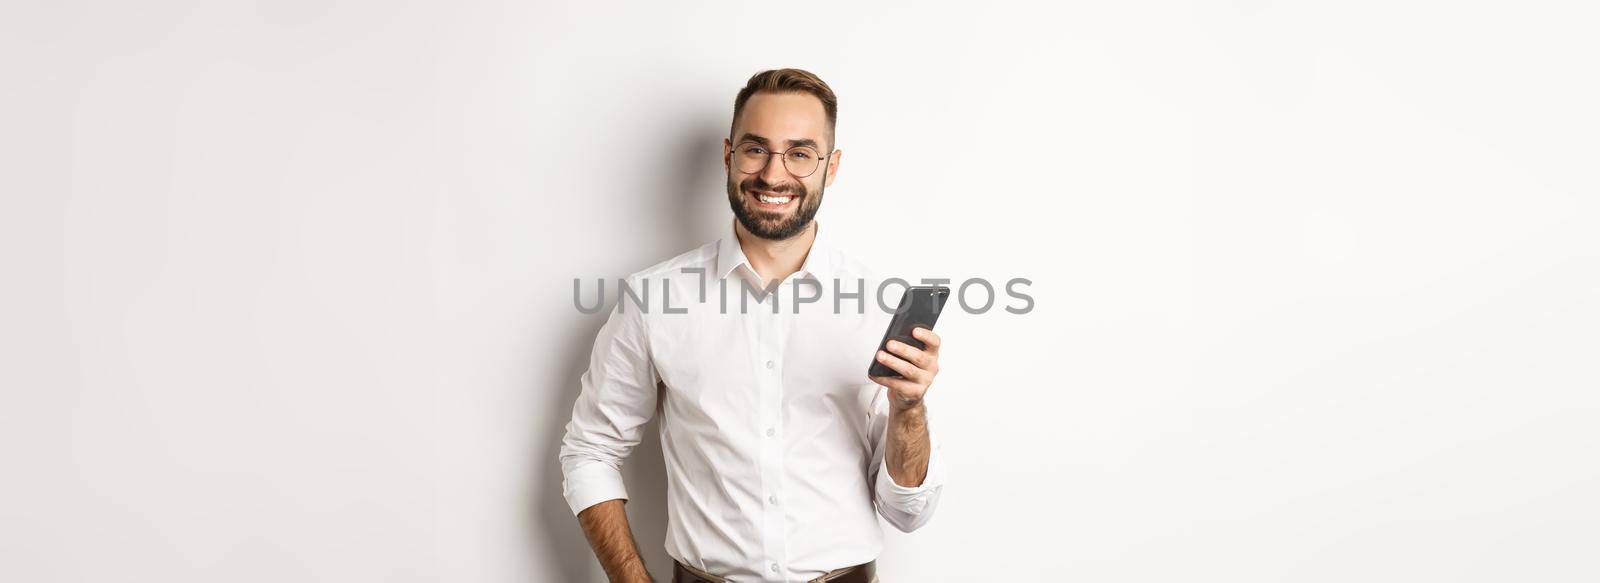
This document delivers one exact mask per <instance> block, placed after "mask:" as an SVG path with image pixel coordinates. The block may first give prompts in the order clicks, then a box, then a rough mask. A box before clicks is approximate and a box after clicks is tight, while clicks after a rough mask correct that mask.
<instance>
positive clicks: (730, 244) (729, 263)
mask: <svg viewBox="0 0 1600 583" xmlns="http://www.w3.org/2000/svg"><path fill="white" fill-rule="evenodd" d="M734 220H735V221H737V220H738V219H734ZM734 229H735V227H734V226H733V222H732V221H730V222H729V223H728V232H727V234H726V235H723V237H722V240H721V241H719V242H718V243H717V278H718V279H726V278H727V277H728V274H729V273H732V272H733V270H734V269H737V268H738V267H739V266H740V265H743V266H745V269H748V270H750V273H751V274H752V275H753V274H755V266H753V265H751V264H750V259H749V258H747V257H745V254H744V248H743V247H740V246H739V235H738V233H737V232H736V231H735V230H734ZM816 229H817V237H816V239H813V240H812V241H811V250H809V251H807V252H806V260H805V262H804V263H801V264H800V271H801V272H802V273H804V274H806V275H808V276H810V277H812V278H815V279H816V280H817V281H824V280H826V279H827V278H828V277H830V276H831V275H832V274H833V253H832V249H831V248H830V247H829V246H828V243H827V241H826V240H825V238H824V236H823V233H824V232H825V231H823V230H822V223H820V222H818V223H816Z"/></svg>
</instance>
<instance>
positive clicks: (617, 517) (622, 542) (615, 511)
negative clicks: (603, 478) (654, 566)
mask: <svg viewBox="0 0 1600 583" xmlns="http://www.w3.org/2000/svg"><path fill="white" fill-rule="evenodd" d="M624 502H625V501H624V500H620V499H617V500H607V501H605V502H601V503H599V504H595V505H594V506H590V507H588V508H585V509H584V510H583V512H579V513H578V523H579V524H580V525H582V526H583V536H585V537H587V538H588V539H589V546H590V547H592V548H594V556H595V558H597V559H599V560H600V566H601V567H603V568H604V569H605V570H606V577H608V578H610V580H611V581H613V582H623V583H640V582H643V583H648V582H649V581H650V572H649V571H646V570H645V568H644V559H643V558H641V557H640V556H639V547H638V545H636V544H634V542H633V531H632V530H630V529H629V528H628V513H627V511H625V510H624V509H623V503H624Z"/></svg>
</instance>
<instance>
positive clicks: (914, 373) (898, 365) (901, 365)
mask: <svg viewBox="0 0 1600 583" xmlns="http://www.w3.org/2000/svg"><path fill="white" fill-rule="evenodd" d="M878 362H881V363H883V365H884V366H887V367H889V368H890V369H893V370H894V371H895V372H897V373H900V376H903V377H906V378H907V379H909V380H911V381H913V382H921V381H922V377H923V375H925V374H927V373H926V372H924V371H923V370H922V369H920V368H917V367H916V365H913V364H911V363H909V362H906V361H905V360H903V359H901V358H900V357H898V356H895V355H893V354H889V353H887V352H884V351H882V350H879V351H878Z"/></svg>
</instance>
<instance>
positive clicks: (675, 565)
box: [672, 561, 878, 583]
mask: <svg viewBox="0 0 1600 583" xmlns="http://www.w3.org/2000/svg"><path fill="white" fill-rule="evenodd" d="M824 582H826V583H878V562H877V561H867V562H866V563H862V564H860V565H856V566H854V567H845V568H843V569H834V570H832V571H828V572H827V573H825V574H823V575H822V576H821V577H817V578H816V579H812V580H811V581H808V582H807V583H824ZM672 583H728V580H727V579H723V578H722V577H718V576H716V575H712V574H710V573H707V572H705V571H701V570H699V569H696V568H694V567H690V566H688V565H685V564H683V563H680V562H677V561H673V562H672Z"/></svg>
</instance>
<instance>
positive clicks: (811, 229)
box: [733, 221, 817, 286]
mask: <svg viewBox="0 0 1600 583" xmlns="http://www.w3.org/2000/svg"><path fill="white" fill-rule="evenodd" d="M733 232H734V234H735V235H737V236H738V237H739V248H740V249H743V250H744V257H745V259H749V260H750V266H751V267H754V268H755V270H756V275H758V276H760V277H761V284H762V285H763V286H765V285H766V284H767V282H771V281H783V279H784V278H787V277H789V276H790V275H793V274H794V272H796V271H800V266H801V265H804V264H805V261H806V255H807V254H808V253H810V252H811V244H812V243H813V242H815V241H816V240H817V222H816V221H811V224H810V225H808V226H807V227H806V230H804V231H801V232H800V234H798V235H795V236H794V237H791V238H788V239H784V240H781V241H773V240H771V239H763V238H761V237H757V236H755V234H754V233H751V232H750V231H749V230H747V229H745V228H744V225H743V224H741V223H740V222H739V221H734V222H733Z"/></svg>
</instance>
